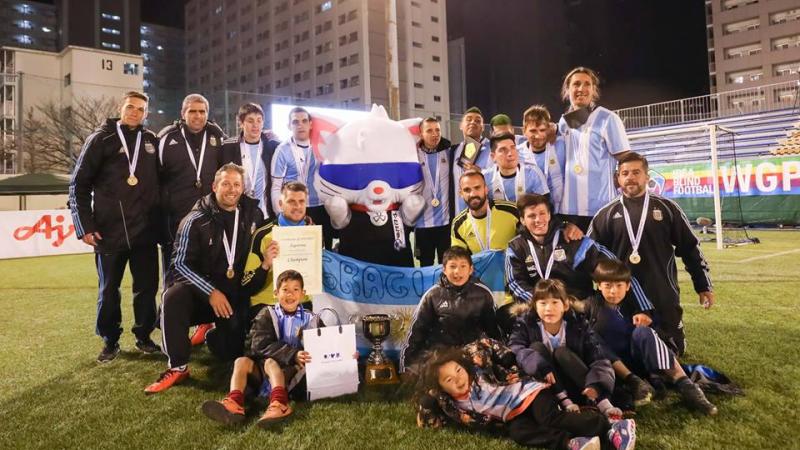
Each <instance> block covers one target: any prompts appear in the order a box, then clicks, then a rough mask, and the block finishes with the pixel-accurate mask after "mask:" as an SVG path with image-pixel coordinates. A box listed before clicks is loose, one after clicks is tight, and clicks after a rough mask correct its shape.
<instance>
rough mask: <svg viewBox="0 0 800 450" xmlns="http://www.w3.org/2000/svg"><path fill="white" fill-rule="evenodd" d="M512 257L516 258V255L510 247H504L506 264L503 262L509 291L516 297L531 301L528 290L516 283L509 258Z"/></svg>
mask: <svg viewBox="0 0 800 450" xmlns="http://www.w3.org/2000/svg"><path fill="white" fill-rule="evenodd" d="M512 257H514V258H516V257H517V255H516V254H515V253H514V250H513V249H512V248H511V247H508V248H507V249H506V264H505V266H506V277H507V279H508V280H507V281H508V288H509V289H510V290H511V292H512V293H513V294H514V295H516V296H517V297H519V298H521V299H523V300H525V301H526V302H529V301H531V297H532V294H531V293H530V292H528V291H526V290H525V289H523V288H522V286H520V285H519V283H517V281H516V280H515V279H514V269H513V268H512V267H511V258H512Z"/></svg>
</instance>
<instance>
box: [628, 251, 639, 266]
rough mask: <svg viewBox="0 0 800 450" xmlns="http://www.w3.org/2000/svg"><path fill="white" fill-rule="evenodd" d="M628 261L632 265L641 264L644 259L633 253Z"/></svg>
mask: <svg viewBox="0 0 800 450" xmlns="http://www.w3.org/2000/svg"><path fill="white" fill-rule="evenodd" d="M628 261H630V262H631V264H639V263H640V262H641V261H642V257H641V256H639V252H633V253H631V256H628Z"/></svg>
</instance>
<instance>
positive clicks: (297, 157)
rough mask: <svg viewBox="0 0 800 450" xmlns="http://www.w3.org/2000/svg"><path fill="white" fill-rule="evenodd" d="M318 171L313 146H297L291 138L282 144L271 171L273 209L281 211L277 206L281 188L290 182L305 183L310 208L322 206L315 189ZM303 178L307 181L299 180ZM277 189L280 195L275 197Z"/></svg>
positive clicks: (273, 160)
mask: <svg viewBox="0 0 800 450" xmlns="http://www.w3.org/2000/svg"><path fill="white" fill-rule="evenodd" d="M298 165H299V167H298ZM318 171H319V167H318V165H317V159H316V158H315V157H314V151H313V150H312V149H311V146H308V147H302V146H300V145H295V144H294V141H293V140H292V139H291V138H290V139H289V140H287V141H284V142H281V144H280V145H278V147H277V148H276V149H275V156H274V157H273V158H272V168H271V171H270V173H271V175H272V190H273V195H272V203H273V205H272V206H273V209H274V210H275V211H280V208H278V205H277V203H278V199H279V198H280V188H281V187H282V186H283V184H284V183H286V182H288V181H301V182H303V183H305V185H306V187H307V188H308V206H309V207H313V206H320V205H321V204H322V202H321V201H320V199H319V195H318V194H317V190H316V188H314V179H315V178H316V177H317V173H318ZM303 175H305V176H303ZM301 177H302V178H305V179H302V180H301V179H299V178H301ZM276 188H277V192H278V195H275V191H276Z"/></svg>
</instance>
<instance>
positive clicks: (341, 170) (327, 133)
mask: <svg viewBox="0 0 800 450" xmlns="http://www.w3.org/2000/svg"><path fill="white" fill-rule="evenodd" d="M419 122H420V120H419V119H406V120H402V121H399V122H397V121H394V120H391V119H389V116H388V115H387V114H386V110H385V109H384V108H383V107H382V106H377V105H372V111H370V113H369V114H368V115H367V116H365V117H362V118H359V119H355V120H353V121H351V122H348V123H346V124H344V125H342V126H338V124H336V123H335V121H334V120H326V118H324V117H319V116H315V117H314V128H313V130H312V136H311V144H312V147H313V148H314V150H315V152H316V153H317V154H316V157H317V161H320V164H319V176H317V177H316V179H315V187H316V189H317V192H319V196H320V200H322V201H323V202H324V201H326V200H327V199H329V198H332V197H341V198H343V199H344V200H345V201H346V202H347V203H348V204H350V205H360V206H361V207H363V208H364V209H366V210H367V211H373V212H380V211H386V210H388V209H393V207H396V206H397V204H401V203H402V202H403V200H405V199H406V198H407V197H408V196H409V195H412V194H418V193H420V192H421V191H422V170H421V166H420V164H419V159H418V157H417V150H416V142H417V140H416V136H418V135H419Z"/></svg>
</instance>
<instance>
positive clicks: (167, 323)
mask: <svg viewBox="0 0 800 450" xmlns="http://www.w3.org/2000/svg"><path fill="white" fill-rule="evenodd" d="M243 190H244V169H243V168H242V167H241V166H237V165H236V164H231V163H229V164H226V165H224V166H222V167H221V168H220V169H219V170H218V171H217V173H216V175H215V177H214V183H213V184H212V191H213V192H212V193H211V194H209V195H207V196H205V197H203V198H202V199H201V200H200V201H198V202H197V204H196V205H195V207H194V208H192V210H191V211H190V212H189V214H187V215H186V217H184V219H183V220H182V221H181V224H180V227H179V228H178V234H177V236H176V239H175V256H174V258H173V259H172V265H171V266H170V269H169V273H168V279H167V282H166V283H165V284H166V285H167V288H166V290H165V291H164V296H163V300H162V303H161V335H162V342H163V344H162V348H163V350H164V353H165V354H166V355H167V357H168V365H169V368H168V369H167V370H166V371H165V372H163V373H162V374H161V376H160V377H159V378H158V380H157V381H156V382H154V383H152V384H151V385H149V386H147V387H146V388H145V390H144V391H145V393H147V394H154V393H157V392H161V391H164V390H166V389H169V388H170V387H172V386H173V385H174V384H177V383H180V382H182V381H184V380H186V379H187V378H189V368H188V363H189V354H190V351H191V343H190V341H189V337H188V332H189V327H190V326H191V325H194V324H199V323H209V322H211V321H214V323H215V328H214V330H212V331H209V333H208V339H207V342H208V347H209V350H211V353H212V354H214V355H215V356H217V357H218V358H220V359H222V360H231V359H234V358H236V357H238V356H241V353H242V350H243V347H244V338H245V333H246V332H247V329H248V326H249V323H250V320H249V304H248V303H247V302H243V301H241V300H240V298H241V296H240V292H239V291H240V289H241V282H242V274H243V272H244V267H245V261H246V259H247V249H248V245H249V243H250V239H251V236H252V235H253V232H255V230H256V229H257V228H258V227H259V226H261V224H262V222H263V221H264V220H263V216H262V215H261V210H260V209H259V208H258V201H256V200H254V199H252V198H250V197H247V196H243V195H242V192H243Z"/></svg>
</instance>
